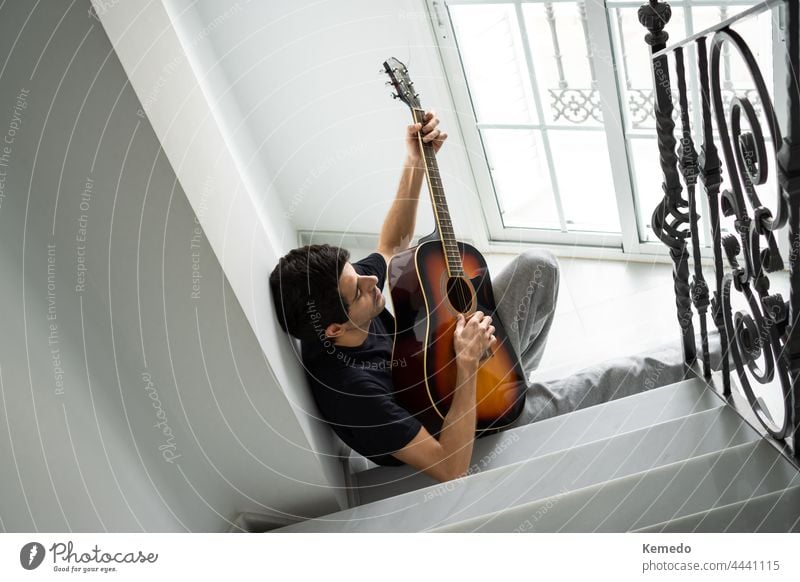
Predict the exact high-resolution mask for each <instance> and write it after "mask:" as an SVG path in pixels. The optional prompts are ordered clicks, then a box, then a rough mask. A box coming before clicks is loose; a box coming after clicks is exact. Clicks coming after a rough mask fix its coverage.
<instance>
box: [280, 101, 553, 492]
mask: <svg viewBox="0 0 800 582" xmlns="http://www.w3.org/2000/svg"><path fill="white" fill-rule="evenodd" d="M438 125H439V118H438V117H437V116H436V115H435V113H433V112H432V111H429V112H427V113H426V115H425V124H424V126H423V124H421V123H417V124H412V125H409V126H408V127H407V129H406V136H405V137H406V145H407V148H406V149H407V152H406V159H405V162H404V165H403V173H402V176H401V179H400V185H399V187H398V190H397V196H396V198H395V200H394V203H393V204H392V207H391V208H390V210H389V213H388V215H387V216H386V218H385V220H384V222H383V227H382V229H381V233H380V237H379V240H378V249H377V250H376V251H375V252H374V253H372V254H371V255H369V256H368V257H366V258H365V259H363V260H361V261H358V262H356V263H350V262H349V260H348V259H349V253H348V252H347V251H346V250H344V249H339V248H336V247H331V246H328V245H311V246H306V247H303V248H301V249H295V250H293V251H291V252H289V253H288V254H287V255H286V256H285V257H283V258H281V259H280V261H279V263H278V265H277V266H276V267H275V270H274V271H273V272H272V274H271V276H270V285H271V288H272V294H273V299H274V301H275V306H276V312H277V315H278V321H279V323H280V325H281V327H282V328H283V329H284V331H287V332H289V333H291V334H292V335H294V336H295V337H297V338H298V339H300V340H301V342H302V344H301V345H302V358H303V364H304V366H305V369H306V375H307V377H308V379H309V382H310V385H311V387H312V392H313V395H314V398H315V401H316V402H317V405H318V406H319V409H320V411H321V413H322V415H323V416H324V418H325V420H326V421H327V422H328V423H329V424H330V425H331V426H332V428H333V429H334V431H335V432H336V433H337V434H338V435H339V436H340V438H342V440H343V441H344V442H345V443H346V444H347V445H349V446H350V447H352V448H353V449H354V450H355V451H357V452H359V453H361V454H362V455H364V456H365V457H367V458H369V459H371V460H372V461H374V462H376V463H377V464H382V465H400V464H403V463H406V464H409V465H411V466H413V467H415V468H417V469H419V470H421V471H424V472H425V473H427V474H428V475H430V476H432V477H434V478H435V479H437V480H440V481H447V480H449V479H453V478H456V477H459V476H461V475H463V474H465V473H466V472H467V470H468V468H469V465H470V459H471V456H472V447H473V442H474V438H475V400H476V393H475V375H476V371H477V368H478V366H479V364H480V363H481V360H482V357H483V355H484V354H485V353H486V352H487V350H488V349H491V348H492V347H493V345H494V344H495V342H496V338H495V337H494V331H495V328H494V326H493V325H492V317H491V316H489V315H488V314H485V313H483V312H481V311H476V312H475V313H474V314H472V315H471V316H470V317H469V318H468V319H466V318H464V317H463V316H462V317H460V318H459V320H458V323H457V326H456V331H455V335H454V348H455V354H456V363H457V369H458V373H457V380H456V387H455V390H454V393H453V399H452V403H451V406H450V408H449V411H448V413H447V415H446V416H445V418H444V421H443V424H442V428H441V430H440V432H439V434H438V435H436V437H437V438H435V437H434V435H431V434H430V433H429V432H428V430H426V428H425V427H424V426H422V424H421V423H420V422H419V421H418V420H417V419H415V418H414V417H413V416H412V415H411V414H409V413H408V412H407V411H405V410H404V409H403V408H402V407H400V406H399V405H398V404H397V403H396V402H395V400H394V398H393V394H392V385H391V379H392V376H391V365H392V363H394V364H395V365H399V366H403V365H404V362H402V361H401V362H391V358H392V339H393V337H392V333H393V331H394V322H393V319H392V315H391V314H390V313H389V312H388V311H387V310H386V309H385V304H386V299H385V297H384V296H383V294H382V292H381V291H382V289H383V287H384V283H385V278H386V265H387V264H388V262H389V260H390V258H391V257H392V256H393V255H395V254H396V253H398V252H400V251H402V250H404V249H407V248H408V247H409V243H410V242H411V239H412V237H413V235H414V226H415V222H416V214H417V206H418V201H419V195H420V190H421V185H422V181H423V178H424V174H425V166H424V161H423V158H422V153H421V151H420V146H419V142H418V136H417V134H418V133H419V132H421V134H422V141H423V142H424V143H432V144H433V147H434V150H435V151H437V152H438V151H439V149H441V147H442V146H443V145H444V143H445V141H446V140H447V134H446V133H445V132H443V131H441V130H440V129H439V128H438ZM493 287H494V289H495V296H496V297H497V298H498V300H499V302H500V303H501V304H504V305H505V306H507V307H506V308H505V309H502V310H501V309H500V308H499V307H498V313H499V314H500V317H503V315H504V314H505V315H506V317H505V318H504V319H506V320H507V321H505V324H506V325H505V327H506V329H507V330H508V336H509V340H510V341H511V342H512V344H513V345H514V347H515V348H516V352H517V354H519V356H520V358H521V361H522V362H523V366H524V368H525V369H526V370H527V371H528V372H530V371H532V370H533V369H535V368H536V366H537V365H538V363H539V360H541V357H542V353H543V350H544V346H545V342H546V338H547V333H548V331H549V329H550V326H551V323H552V319H553V313H554V311H555V306H556V299H557V294H558V263H557V261H556V259H555V257H554V256H553V254H552V253H550V252H549V251H544V250H537V251H530V252H526V253H524V254H523V255H521V256H520V257H517V258H516V259H515V260H514V261H513V262H512V264H511V265H509V267H508V268H507V269H506V270H505V271H504V272H503V273H502V274H501V275H500V276H498V277H496V278H495V279H494V281H493ZM527 408H528V406H527V403H526V409H527ZM526 412H529V411H528V410H526ZM525 416H526V415H525V414H523V417H525ZM527 416H530V414H528V415H527ZM529 420H532V419H529ZM523 423H524V421H523V420H521V421H520V422H518V423H516V424H523Z"/></svg>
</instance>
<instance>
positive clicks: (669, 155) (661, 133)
mask: <svg viewBox="0 0 800 582" xmlns="http://www.w3.org/2000/svg"><path fill="white" fill-rule="evenodd" d="M767 10H772V11H775V13H776V14H775V17H776V18H777V19H778V21H779V22H782V23H784V27H785V39H786V40H785V42H786V47H785V59H786V69H787V71H786V87H785V88H786V97H785V100H783V99H782V101H785V102H781V103H779V106H780V107H781V108H784V110H785V114H784V116H783V117H784V118H785V122H784V123H780V122H779V115H778V113H784V111H779V112H776V110H775V106H774V104H773V101H772V99H771V97H770V95H769V93H768V91H767V84H766V82H765V80H764V77H763V75H762V73H761V70H760V68H759V66H758V63H757V62H756V59H755V58H754V57H753V53H752V51H751V50H750V48H749V47H748V45H747V43H746V42H745V41H744V40H743V38H742V37H741V36H740V35H739V34H738V33H737V32H736V27H737V25H738V24H740V23H741V22H743V21H744V20H745V19H748V18H752V17H754V16H755V15H757V14H760V13H762V12H765V11H767ZM799 12H800V6H798V0H766V1H765V2H763V3H761V4H759V5H757V6H755V7H753V8H751V9H749V10H746V11H744V12H743V13H742V14H740V15H738V16H735V17H733V18H728V19H727V20H723V21H722V22H721V23H720V24H719V25H717V26H715V27H713V28H711V29H709V30H705V31H703V32H700V33H698V34H695V35H693V36H691V37H689V38H687V39H685V40H683V41H681V42H679V43H677V44H674V45H671V46H670V47H667V46H666V43H667V40H668V34H667V32H666V31H665V30H664V29H665V26H666V25H667V23H668V22H669V20H670V16H671V10H670V6H669V4H668V3H666V2H660V1H658V0H651V1H650V2H648V3H647V4H645V5H643V6H642V7H641V8H640V9H639V21H640V22H641V23H642V25H643V26H645V27H646V28H647V29H648V31H649V32H648V34H647V35H646V37H645V41H646V43H647V44H648V45H649V46H650V51H651V57H652V72H653V99H652V103H653V114H654V116H655V120H656V133H657V137H658V154H659V161H660V165H661V169H662V172H663V184H662V188H663V191H664V196H663V199H662V200H661V202H660V203H659V204H658V206H657V207H656V208H655V210H654V212H653V221H652V225H653V230H654V232H655V233H656V235H657V236H658V238H659V239H660V240H661V241H662V242H663V243H664V244H666V245H667V246H668V247H669V251H670V256H671V258H672V261H673V280H674V285H675V295H676V306H677V315H678V323H679V326H680V330H681V338H682V342H683V352H684V359H685V362H686V365H687V367H695V366H696V365H697V349H696V345H695V340H694V337H695V336H694V326H693V323H692V322H693V316H694V314H697V317H698V319H699V322H700V335H701V338H702V346H701V350H702V353H701V359H702V367H703V374H704V376H705V377H707V378H708V377H710V375H711V368H710V361H709V359H710V358H709V348H708V334H707V321H706V320H707V316H708V312H709V307H710V315H711V319H712V322H713V324H714V325H715V326H716V327H717V329H718V330H719V334H720V338H721V342H722V356H723V357H722V375H723V389H724V393H725V394H726V395H730V393H731V388H730V373H731V370H730V369H729V368H730V366H729V364H728V357H727V355H728V353H730V355H731V359H732V360H733V363H734V367H735V371H736V374H737V377H738V379H739V382H740V385H741V387H742V390H743V392H744V394H745V396H746V398H747V400H748V402H749V404H750V406H751V407H752V409H753V411H754V413H755V415H756V417H757V418H758V420H759V421H760V422H761V424H762V425H763V426H764V428H765V429H766V430H767V431H768V432H769V433H770V434H771V435H772V436H773V437H775V438H776V439H779V440H783V441H786V443H787V444H788V445H789V446H790V448H791V449H792V450H793V452H794V454H795V455H798V452H800V446H799V445H800V440H799V439H800V433H799V432H798V425H799V424H800V329H799V328H798V326H797V323H798V321H800V262H798V260H797V258H798V257H797V255H798V252H800V88H799V87H798V85H797V79H798V72H800V17H799ZM690 46H694V48H695V54H696V55H697V62H696V63H692V62H688V61H687V59H686V57H685V55H686V54H687V53H688V48H689V47H690ZM731 52H734V53H735V54H736V55H738V57H739V58H741V59H742V61H743V62H744V64H745V66H746V68H747V70H748V72H749V74H750V76H751V77H752V80H753V83H754V85H755V87H756V88H755V89H754V90H751V91H747V92H745V91H738V92H737V91H735V90H734V89H733V87H731V86H730V84H729V83H728V80H729V78H728V79H726V70H729V69H730V64H729V61H728V62H727V64H726V59H729V58H730V53H731ZM781 56H783V55H781ZM673 63H674V65H675V71H676V79H675V81H676V83H677V90H674V88H673V79H671V72H670V71H671V68H670V65H671V64H673ZM687 67H694V68H695V69H696V71H697V78H698V79H699V83H700V91H699V101H700V102H699V103H691V101H690V95H689V94H688V92H687V90H686V76H687V75H686V69H687ZM676 104H677V107H676ZM692 107H697V108H699V109H700V111H701V112H702V115H701V119H702V126H701V127H699V128H698V127H692V120H693V119H694V117H693V116H692V115H691V114H690V111H691V109H692ZM714 128H716V130H717V132H718V138H715V135H714ZM676 129H677V133H676ZM676 136H677V137H676ZM765 137H769V138H771V140H767V139H765ZM696 140H697V141H699V142H700V144H701V145H700V150H699V153H698V150H697V148H696V146H695V141H696ZM770 149H771V150H773V152H771V154H768V150H770ZM676 150H677V151H676ZM720 150H721V152H722V159H720V154H719V151H720ZM773 160H774V163H775V166H776V167H775V171H776V172H777V178H778V180H777V181H778V184H779V188H778V192H777V196H775V199H774V201H773V202H772V208H770V207H768V206H766V205H764V204H763V203H762V201H761V198H760V196H759V193H760V191H761V190H763V188H759V187H761V186H763V185H764V184H765V183H766V181H767V177H768V174H769V171H770V169H771V168H770V164H771V163H773ZM723 162H724V165H723ZM723 173H725V176H726V177H727V180H728V184H729V185H730V189H726V190H723V191H722V192H720V185H721V184H722V175H723ZM698 180H699V182H700V183H701V185H702V190H703V193H704V194H705V196H706V197H707V198H708V206H709V218H710V222H711V232H712V241H713V252H714V275H713V286H714V291H713V294H712V295H711V297H710V296H709V286H708V284H707V283H706V280H705V278H704V274H703V270H702V267H701V264H700V249H699V244H698V236H697V221H698V218H699V217H698V215H697V200H696V190H697V183H698ZM684 192H685V195H684ZM768 195H770V196H772V194H768ZM723 216H724V217H730V218H732V219H733V224H734V226H735V228H734V232H735V234H734V233H730V234H726V235H725V236H724V237H723V236H721V231H720V221H721V218H722V217H723ZM783 228H787V229H788V238H789V246H790V251H789V256H788V265H789V267H790V274H789V283H790V290H789V300H788V301H786V300H784V298H783V297H782V296H781V294H779V293H774V292H770V280H769V274H770V273H774V272H776V271H780V270H782V269H783V268H784V264H785V263H784V259H783V257H782V256H781V253H780V251H779V249H778V245H777V243H776V236H777V235H778V234H779V233H780V232H782V230H781V229H783ZM689 243H692V244H691V249H690V246H689ZM690 263H691V269H690ZM690 272H692V277H691V281H690V280H689V273H690Z"/></svg>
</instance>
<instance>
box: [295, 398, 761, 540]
mask: <svg viewBox="0 0 800 582" xmlns="http://www.w3.org/2000/svg"><path fill="white" fill-rule="evenodd" d="M758 439H760V436H759V435H758V433H756V432H755V431H754V430H753V429H752V428H751V427H750V426H749V425H747V424H746V423H744V422H743V421H742V420H741V418H740V417H739V416H738V415H737V414H736V413H735V412H734V411H733V410H732V409H731V408H730V407H727V406H719V407H718V408H714V409H710V410H705V411H702V412H697V413H695V414H692V415H689V416H686V417H684V418H678V419H673V420H669V421H666V422H662V423H660V424H657V425H653V426H649V427H646V428H640V429H638V430H634V431H630V432H627V433H623V434H618V435H615V436H612V437H608V438H605V439H601V440H598V441H594V442H590V443H586V444H583V445H579V446H577V447H574V448H571V449H568V450H565V451H556V452H553V453H549V454H547V455H543V456H539V457H536V458H534V459H529V460H526V461H523V462H519V463H515V464H511V465H506V466H502V467H498V468H495V469H491V470H488V471H483V472H480V473H476V474H473V475H469V476H467V477H463V478H461V479H456V480H453V481H449V482H447V483H437V484H436V485H433V486H431V487H426V488H424V489H421V490H419V491H412V492H409V493H405V494H403V495H399V496H397V497H392V498H389V499H384V500H382V501H377V502H374V503H370V504H366V505H361V506H358V507H355V508H351V509H347V510H345V511H341V512H338V513H335V514H332V515H330V516H326V517H324V518H318V519H315V520H309V521H306V522H302V523H300V524H295V525H292V526H289V527H287V528H283V529H281V530H280V531H421V530H424V529H429V528H432V527H438V526H441V525H443V524H447V523H452V522H455V521H458V520H464V519H469V518H473V517H478V516H482V515H485V514H488V513H492V512H495V511H501V510H504V509H506V508H509V507H513V506H515V505H519V504H523V503H530V502H533V501H535V500H538V499H545V498H548V497H551V496H554V495H563V494H565V493H568V492H569V491H574V490H578V489H582V488H585V487H587V486H590V485H593V484H597V483H604V482H606V481H608V480H611V479H618V478H620V477H624V476H626V475H632V474H636V473H641V472H642V471H647V470H649V469H651V468H652V467H658V466H662V465H666V464H669V463H674V462H676V461H683V460H684V459H687V458H691V457H695V456H697V455H704V454H706V453H709V452H713V451H720V450H722V449H725V448H727V447H730V446H735V445H741V444H743V443H753V442H754V441H757V440H758Z"/></svg>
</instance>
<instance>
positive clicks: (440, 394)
mask: <svg viewBox="0 0 800 582" xmlns="http://www.w3.org/2000/svg"><path fill="white" fill-rule="evenodd" d="M426 238H427V237H426ZM423 240H424V239H423ZM457 244H458V252H459V253H460V255H461V262H462V265H463V277H461V276H459V277H455V278H451V277H450V276H449V274H448V269H447V261H446V257H445V253H444V252H443V247H442V243H441V241H440V240H438V239H437V238H435V237H434V239H433V240H427V241H426V242H421V244H419V245H418V246H416V247H413V248H410V249H408V250H405V251H403V252H401V253H399V254H397V255H395V256H394V257H392V259H391V260H390V261H389V265H388V267H387V271H388V274H387V279H388V281H389V288H390V292H391V296H392V302H393V305H394V309H395V321H396V329H395V334H394V349H393V354H392V364H393V365H392V376H393V383H394V390H395V398H396V400H397V402H398V403H399V404H400V405H401V406H403V407H404V408H405V409H406V410H408V411H409V412H411V413H412V414H414V415H415V416H416V417H417V418H418V419H419V420H420V422H422V424H423V425H424V426H425V428H426V429H428V432H430V433H431V434H433V435H436V434H438V433H439V431H440V430H441V426H442V422H443V420H444V417H445V416H446V415H447V411H448V410H449V408H450V404H451V402H452V397H453V390H454V389H455V385H456V373H457V370H456V359H455V349H454V347H453V334H454V332H455V328H456V322H457V319H458V315H459V313H464V314H465V316H469V315H471V314H473V313H475V311H483V312H484V313H486V314H488V315H491V316H492V325H494V326H495V337H496V338H497V344H496V345H495V347H494V348H493V350H492V354H491V356H490V357H488V358H487V359H485V360H484V362H483V363H482V364H481V366H480V368H479V369H478V375H477V398H476V415H477V431H478V432H479V433H483V432H485V431H492V432H494V431H495V430H496V429H502V428H504V427H506V426H508V425H509V424H511V423H512V422H513V421H514V420H515V419H516V418H517V417H518V416H519V414H520V413H521V412H522V409H523V407H524V404H525V391H526V389H527V384H526V382H525V377H524V373H523V370H522V367H521V366H520V364H519V359H518V357H517V355H516V353H515V352H514V350H513V349H512V347H511V345H510V343H509V342H508V338H507V336H506V333H505V330H504V329H503V324H502V322H501V321H500V318H499V317H497V316H496V315H495V311H496V304H495V301H494V294H493V293H492V284H491V281H490V279H489V270H488V268H487V266H486V261H485V260H484V258H483V256H482V255H481V254H480V253H479V252H478V251H477V250H476V249H475V248H474V247H473V246H471V245H469V244H466V243H463V242H458V243H457Z"/></svg>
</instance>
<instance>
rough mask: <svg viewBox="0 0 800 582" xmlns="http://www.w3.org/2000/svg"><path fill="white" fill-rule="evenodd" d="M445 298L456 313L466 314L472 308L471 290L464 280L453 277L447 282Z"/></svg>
mask: <svg viewBox="0 0 800 582" xmlns="http://www.w3.org/2000/svg"><path fill="white" fill-rule="evenodd" d="M447 298H448V299H449V300H450V304H451V305H452V306H453V307H454V308H455V310H456V311H458V312H459V313H466V312H467V311H469V308H470V307H471V306H472V289H471V288H470V286H469V285H468V284H467V282H466V281H465V280H464V279H462V278H460V277H454V278H452V279H450V280H449V281H447Z"/></svg>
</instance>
